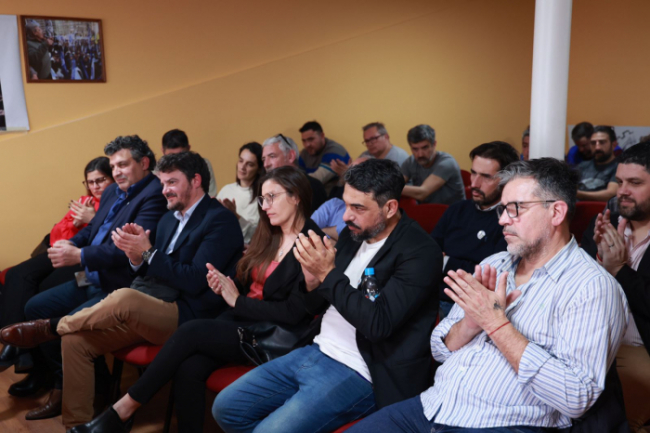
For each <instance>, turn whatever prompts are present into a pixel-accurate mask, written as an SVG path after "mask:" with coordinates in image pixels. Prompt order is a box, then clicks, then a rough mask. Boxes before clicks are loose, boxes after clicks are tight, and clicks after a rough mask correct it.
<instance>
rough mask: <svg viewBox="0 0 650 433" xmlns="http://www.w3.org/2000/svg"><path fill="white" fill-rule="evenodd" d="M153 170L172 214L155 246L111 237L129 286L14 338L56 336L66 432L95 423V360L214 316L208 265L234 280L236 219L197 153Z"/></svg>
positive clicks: (120, 234) (127, 234) (135, 232)
mask: <svg viewBox="0 0 650 433" xmlns="http://www.w3.org/2000/svg"><path fill="white" fill-rule="evenodd" d="M157 169H158V173H159V176H160V181H161V183H162V185H163V194H164V196H165V197H166V198H167V207H168V209H169V210H170V212H167V214H165V215H164V216H163V217H162V219H161V220H160V223H159V225H158V233H157V236H156V239H155V243H154V245H153V246H152V244H151V242H150V240H149V233H148V231H147V230H145V229H144V228H143V227H141V226H139V225H138V224H135V223H130V224H126V225H124V226H123V227H122V228H121V229H120V228H118V229H116V230H114V231H113V233H112V234H111V236H112V238H113V241H114V243H115V245H116V247H117V248H119V249H121V250H122V251H124V253H125V254H126V256H127V258H128V260H129V264H128V265H127V266H128V268H129V269H130V270H131V272H132V273H133V274H135V275H138V276H137V277H136V278H135V280H134V281H133V283H132V284H131V288H123V289H119V290H116V291H114V292H113V293H111V294H110V295H108V296H107V297H106V299H104V300H103V301H102V302H100V303H98V304H97V305H94V306H92V307H90V308H86V309H84V310H82V311H80V312H78V313H76V314H74V315H70V316H66V317H63V318H57V319H49V320H41V321H37V322H32V323H25V324H23V325H22V328H21V332H19V333H16V332H14V334H20V339H21V341H18V342H17V343H19V344H22V345H34V344H38V343H40V342H43V341H47V340H52V339H57V338H58V337H61V338H62V347H63V359H64V366H63V390H64V392H63V423H64V424H65V425H66V427H72V426H74V425H77V424H83V423H85V422H88V421H90V420H91V419H92V418H93V395H94V392H93V391H94V390H93V386H92V384H93V374H94V367H93V359H94V358H96V357H98V356H101V355H103V354H105V353H108V352H113V351H115V350H118V349H121V348H124V347H128V346H131V345H133V344H137V343H141V342H145V341H147V342H150V343H154V344H163V343H164V342H165V341H166V340H167V339H168V338H169V337H170V336H171V335H172V334H173V333H174V331H175V330H176V328H177V327H178V326H179V325H180V324H182V323H184V322H186V321H187V320H191V319H195V318H211V317H215V316H216V315H217V314H218V313H219V312H220V310H221V309H222V308H224V307H225V306H226V304H225V302H224V301H223V299H222V298H221V296H218V295H216V294H214V293H213V292H212V291H211V290H210V288H209V287H208V283H207V280H206V273H207V269H206V263H211V264H212V265H214V266H215V267H216V268H217V269H219V270H220V271H222V272H223V273H225V274H228V275H234V272H235V268H236V265H237V261H238V260H239V258H240V257H241V252H242V249H243V242H244V241H243V237H242V234H241V230H239V225H238V222H237V219H236V218H235V216H234V214H232V213H231V212H229V211H228V210H227V209H226V208H224V207H223V206H222V205H221V204H220V203H219V202H218V201H217V200H213V199H211V198H210V197H209V196H208V195H207V192H208V188H209V185H210V175H209V171H208V168H207V165H206V164H205V161H204V160H203V158H201V156H200V155H199V154H197V153H194V152H183V153H179V154H170V155H166V156H163V157H162V158H161V160H160V161H159V163H158V166H157ZM39 322H40V323H39ZM18 326H20V325H16V326H15V327H14V329H16V328H17V327H18ZM3 335H4V334H3ZM100 420H101V418H98V419H97V420H96V421H100ZM118 421H119V419H118ZM111 431H114V430H111Z"/></svg>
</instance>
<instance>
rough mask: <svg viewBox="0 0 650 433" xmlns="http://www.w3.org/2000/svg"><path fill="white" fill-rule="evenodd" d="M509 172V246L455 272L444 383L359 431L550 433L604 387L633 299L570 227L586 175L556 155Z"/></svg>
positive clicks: (504, 209) (439, 350)
mask: <svg viewBox="0 0 650 433" xmlns="http://www.w3.org/2000/svg"><path fill="white" fill-rule="evenodd" d="M499 175H500V177H501V184H502V185H504V189H503V193H502V196H501V204H500V205H499V206H498V208H497V213H498V215H499V223H500V224H501V225H502V226H503V227H504V228H503V232H504V236H505V239H506V241H507V243H508V250H507V252H502V253H497V254H495V255H492V256H490V257H488V258H487V259H485V260H484V261H483V262H482V263H481V265H479V266H477V269H476V272H475V274H474V276H472V275H470V274H468V273H467V272H465V271H462V270H459V271H458V272H453V271H451V272H449V276H448V277H447V278H446V279H445V281H446V282H447V283H448V284H449V286H450V289H446V290H445V291H446V293H447V295H449V296H450V297H451V298H452V299H453V300H454V302H455V303H456V305H455V306H454V307H453V308H452V310H451V312H450V314H449V316H448V317H447V318H446V319H445V320H443V321H442V322H441V323H440V324H439V325H438V326H437V327H436V329H435V330H434V331H433V334H432V335H431V351H432V353H433V356H434V358H435V359H436V360H437V361H439V362H441V363H442V365H441V366H440V367H439V368H438V370H437V372H436V376H435V385H434V386H432V387H431V388H429V389H428V390H427V391H425V392H423V393H422V394H421V395H420V396H418V397H415V398H412V399H409V400H405V401H403V402H401V403H397V404H395V405H392V406H389V407H387V408H385V409H383V410H381V411H379V412H377V413H376V414H375V415H372V416H371V417H369V418H367V419H366V420H364V421H363V422H361V423H359V424H357V425H356V426H355V427H354V428H353V429H351V430H349V431H350V432H357V433H358V432H365V431H368V432H370V431H379V430H381V431H409V432H430V431H435V432H436V433H438V432H456V431H467V432H542V431H546V430H547V429H553V428H565V427H569V426H571V419H572V418H577V417H580V416H582V415H583V414H584V413H585V412H586V411H587V410H588V409H589V408H590V407H591V406H592V405H593V404H594V403H595V402H596V400H597V399H598V397H599V396H600V395H601V393H602V392H603V389H604V384H605V376H606V374H607V371H608V369H609V366H610V365H611V364H612V362H613V360H614V357H615V355H616V351H617V350H618V347H619V345H620V343H621V339H622V337H623V334H624V333H625V330H626V327H627V323H628V319H629V318H628V305H627V300H626V298H625V296H624V295H623V292H622V290H621V287H620V285H619V284H618V283H617V282H616V280H615V279H614V278H613V277H612V276H611V275H610V274H609V273H608V272H607V271H605V270H604V269H603V268H601V267H600V266H598V264H597V263H596V262H595V261H594V260H593V259H592V258H591V257H589V255H588V254H587V253H586V252H585V251H584V250H582V249H580V248H579V247H578V244H577V243H576V241H575V239H574V238H573V237H572V236H571V234H570V232H569V222H570V220H571V217H572V215H573V213H574V211H575V202H576V197H575V196H576V188H577V183H578V178H577V175H576V174H575V172H573V171H571V169H570V168H569V167H568V166H567V165H566V164H565V163H564V162H560V161H557V160H555V159H552V158H542V159H537V160H532V161H519V162H516V163H513V164H510V165H509V166H508V168H507V169H506V170H504V171H502V172H500V174H499Z"/></svg>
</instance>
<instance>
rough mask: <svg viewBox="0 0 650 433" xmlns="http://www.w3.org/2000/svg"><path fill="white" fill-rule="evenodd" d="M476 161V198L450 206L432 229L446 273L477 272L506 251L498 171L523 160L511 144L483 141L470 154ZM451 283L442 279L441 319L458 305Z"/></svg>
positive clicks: (474, 170)
mask: <svg viewBox="0 0 650 433" xmlns="http://www.w3.org/2000/svg"><path fill="white" fill-rule="evenodd" d="M469 157H470V159H471V160H472V170H471V173H472V176H471V179H472V183H471V188H472V198H471V199H470V200H463V201H460V202H458V203H454V204H453V205H451V206H449V209H447V210H446V211H445V213H444V214H443V215H442V218H440V221H438V223H437V224H436V227H435V228H434V229H433V232H431V237H432V238H433V240H434V241H436V243H437V244H438V245H439V246H440V249H442V252H443V253H444V254H445V257H444V265H443V270H442V274H443V275H447V272H449V271H454V270H458V269H462V270H464V271H465V272H469V273H471V272H473V271H474V268H475V266H476V265H477V264H479V263H480V262H481V261H483V259H485V258H486V257H488V256H491V255H492V254H494V253H498V252H500V251H505V249H506V246H507V244H506V241H505V239H504V238H503V229H502V227H501V226H500V225H499V217H498V216H497V213H496V207H497V205H498V204H499V201H500V200H501V186H500V185H499V177H498V172H499V171H501V170H503V169H505V168H506V167H507V166H508V164H510V163H512V162H515V161H517V160H518V159H519V155H518V154H517V151H516V150H515V149H514V148H513V147H512V146H511V145H509V144H508V143H504V142H503V141H493V142H490V143H484V144H481V145H480V146H478V147H475V148H474V149H472V151H471V152H470V153H469ZM447 288H449V286H448V285H447V284H446V283H445V282H444V281H443V280H442V279H440V310H439V312H440V319H444V318H445V317H447V314H449V310H450V309H451V307H452V306H453V305H454V303H453V301H452V300H451V298H450V297H449V296H447V295H446V294H445V292H444V289H447Z"/></svg>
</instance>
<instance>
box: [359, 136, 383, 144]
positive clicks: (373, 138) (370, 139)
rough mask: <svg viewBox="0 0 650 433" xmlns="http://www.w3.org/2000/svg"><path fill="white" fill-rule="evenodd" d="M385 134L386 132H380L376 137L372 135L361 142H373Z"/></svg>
mask: <svg viewBox="0 0 650 433" xmlns="http://www.w3.org/2000/svg"><path fill="white" fill-rule="evenodd" d="M383 135H384V134H379V135H375V136H374V137H370V138H369V139H367V140H363V141H362V142H361V144H365V145H368V144H373V143H374V142H375V141H377V140H379V138H380V137H381V136H383Z"/></svg>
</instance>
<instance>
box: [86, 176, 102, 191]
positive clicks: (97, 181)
mask: <svg viewBox="0 0 650 433" xmlns="http://www.w3.org/2000/svg"><path fill="white" fill-rule="evenodd" d="M104 182H106V178H105V177H99V178H97V179H95V180H84V181H83V182H81V183H83V184H84V185H85V186H87V187H88V188H91V187H93V186H95V185H101V184H102V183H104Z"/></svg>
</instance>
